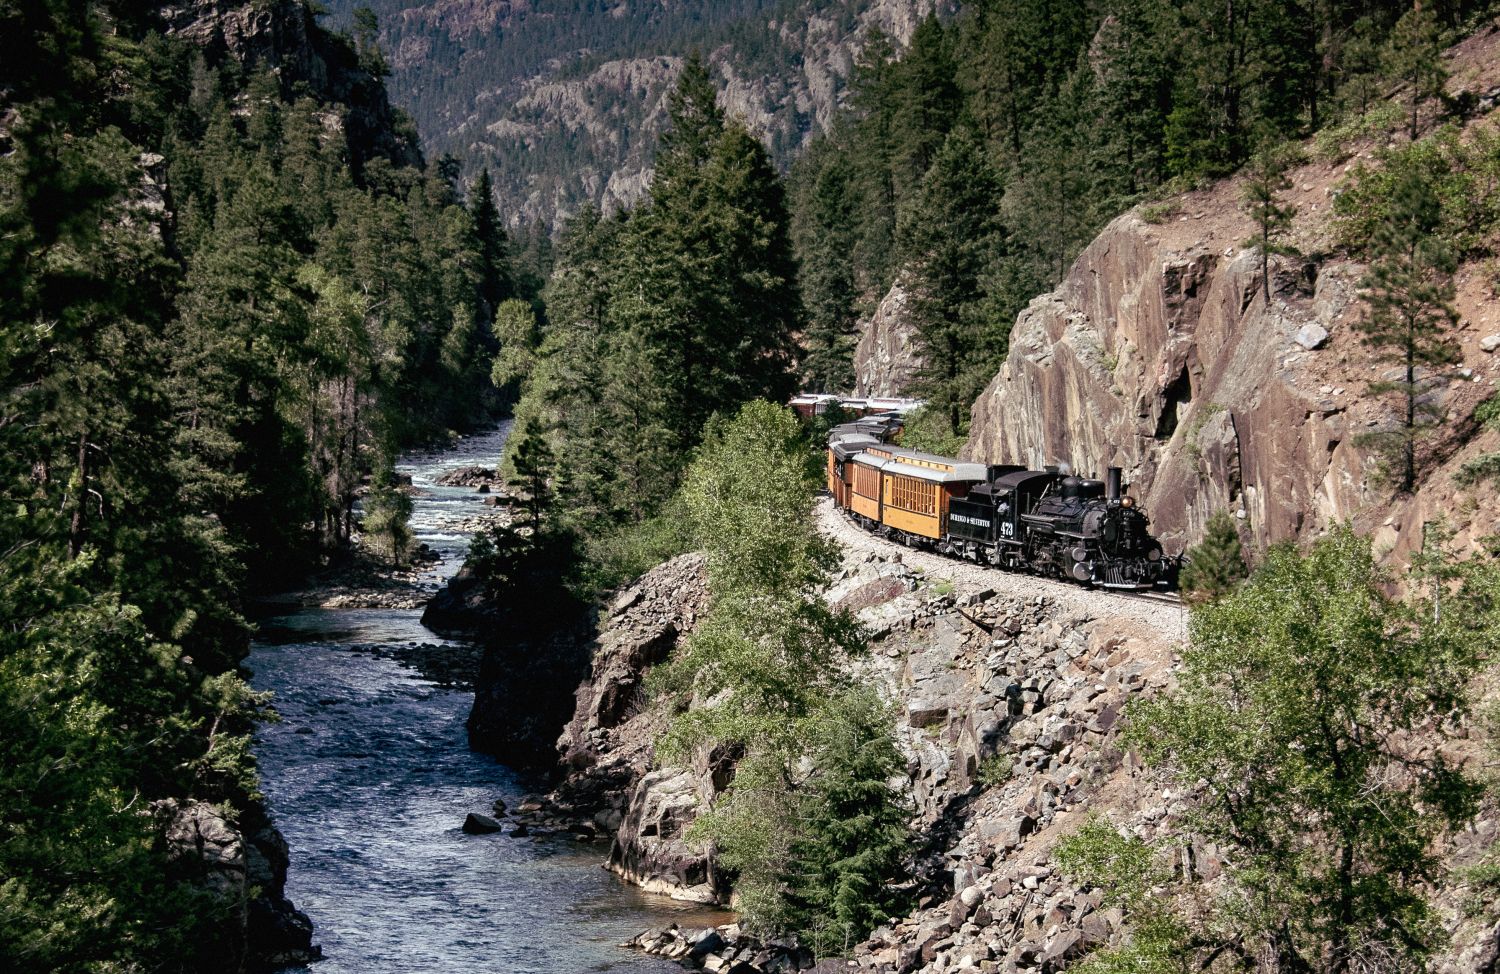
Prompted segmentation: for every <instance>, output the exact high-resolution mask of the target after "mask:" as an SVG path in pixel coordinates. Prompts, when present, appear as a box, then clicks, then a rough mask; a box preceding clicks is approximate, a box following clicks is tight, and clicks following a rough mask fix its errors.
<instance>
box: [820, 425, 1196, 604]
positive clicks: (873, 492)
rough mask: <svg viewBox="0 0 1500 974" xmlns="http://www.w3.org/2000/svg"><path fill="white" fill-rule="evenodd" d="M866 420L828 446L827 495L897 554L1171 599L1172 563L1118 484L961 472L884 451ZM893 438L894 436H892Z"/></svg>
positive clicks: (942, 461) (944, 463)
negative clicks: (902, 550)
mask: <svg viewBox="0 0 1500 974" xmlns="http://www.w3.org/2000/svg"><path fill="white" fill-rule="evenodd" d="M872 419H873V417H872V418H869V419H866V420H863V421H861V423H858V424H849V425H847V426H840V427H836V428H835V429H834V430H833V431H832V432H831V433H830V435H829V439H828V448H829V449H828V487H829V491H830V493H832V494H833V498H834V503H835V504H837V505H838V506H839V507H840V508H842V509H843V510H844V511H845V513H846V514H848V515H850V516H851V517H852V518H853V519H854V520H855V521H856V522H857V523H859V524H861V525H863V526H864V527H866V528H869V529H870V530H873V531H875V532H877V533H879V534H882V535H884V536H886V537H890V538H892V539H893V540H896V541H900V542H902V543H904V544H908V545H915V546H920V547H925V548H930V549H933V550H936V551H939V552H942V553H943V554H947V555H952V556H954V557H958V558H964V559H967V560H970V561H976V562H980V563H983V564H990V565H995V566H997V567H1000V568H1008V569H1012V570H1021V571H1030V572H1034V573H1036V574H1040V575H1051V576H1056V577H1058V578H1065V579H1071V580H1072V581H1075V582H1081V583H1084V584H1088V585H1098V586H1101V587H1104V588H1118V589H1171V588H1175V587H1176V584H1177V568H1178V561H1177V559H1175V558H1170V557H1168V556H1167V555H1166V554H1165V553H1164V552H1163V551H1162V546H1161V544H1160V542H1158V541H1157V540H1156V539H1155V538H1153V537H1152V536H1151V533H1150V531H1149V526H1150V521H1149V519H1148V518H1147V517H1146V515H1145V513H1143V512H1142V511H1141V510H1140V509H1139V508H1137V507H1136V505H1135V501H1134V499H1133V498H1131V497H1129V496H1127V495H1126V494H1125V492H1124V490H1123V486H1122V484H1121V471H1120V468H1118V467H1111V468H1109V472H1108V479H1107V480H1105V481H1099V480H1090V479H1085V478H1081V477H1075V476H1073V475H1071V474H1070V473H1069V472H1068V471H1066V470H1060V469H1058V468H1055V467H1054V468H1048V469H1046V470H1028V469H1026V468H1024V467H1017V466H1007V465H989V466H986V465H981V464H973V463H964V462H960V461H958V460H954V459H951V458H948V457H939V456H935V455H931V454H925V453H919V452H917V451H914V450H905V449H902V448H900V447H895V446H891V445H889V444H888V443H887V442H885V441H886V440H887V439H888V437H889V434H890V433H891V432H893V431H894V430H893V429H892V428H890V427H887V428H884V429H877V428H874V426H873V423H872ZM896 429H899V427H896Z"/></svg>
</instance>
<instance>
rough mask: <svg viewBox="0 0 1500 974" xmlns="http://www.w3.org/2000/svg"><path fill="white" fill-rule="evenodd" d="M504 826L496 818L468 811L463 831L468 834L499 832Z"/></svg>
mask: <svg viewBox="0 0 1500 974" xmlns="http://www.w3.org/2000/svg"><path fill="white" fill-rule="evenodd" d="M504 829H505V826H504V825H503V824H502V823H501V822H500V821H499V820H498V819H493V818H491V817H490V816H488V815H481V814H479V813H478V812H470V813H469V815H468V817H467V818H465V819H464V831H465V832H467V833H468V834H469V835H490V834H493V833H495V832H501V831H503V830H504Z"/></svg>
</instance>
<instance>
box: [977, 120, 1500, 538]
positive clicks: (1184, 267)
mask: <svg viewBox="0 0 1500 974" xmlns="http://www.w3.org/2000/svg"><path fill="white" fill-rule="evenodd" d="M1369 150H1370V147H1369V146H1366V147H1365V151H1364V152H1362V153H1360V154H1359V155H1357V156H1356V157H1355V159H1353V160H1351V161H1347V162H1341V163H1337V164H1333V163H1322V162H1315V163H1310V164H1307V165H1304V166H1302V167H1301V168H1299V169H1297V170H1295V171H1294V172H1292V173H1291V179H1292V182H1293V189H1292V190H1291V191H1289V192H1288V193H1286V194H1285V195H1286V197H1287V198H1288V201H1289V202H1292V203H1294V204H1295V205H1296V206H1297V208H1298V216H1297V219H1296V224H1295V228H1294V231H1293V237H1294V240H1295V243H1296V244H1297V245H1298V247H1299V249H1300V250H1301V252H1302V253H1305V254H1312V255H1318V256H1315V257H1309V258H1305V259H1296V260H1292V259H1276V260H1273V262H1272V273H1271V296H1270V300H1267V299H1266V297H1265V293H1264V290H1263V288H1262V282H1261V275H1260V267H1259V259H1258V257H1257V256H1256V255H1255V254H1254V252H1252V251H1250V250H1247V249H1246V248H1245V247H1244V246H1243V245H1242V243H1241V242H1242V241H1244V240H1246V239H1247V238H1249V237H1251V236H1252V230H1253V228H1252V226H1251V223H1250V220H1249V218H1248V217H1247V216H1246V215H1244V213H1243V212H1242V210H1241V207H1240V205H1239V199H1240V186H1239V184H1238V183H1237V182H1236V181H1232V180H1231V181H1226V182H1223V183H1220V184H1218V185H1216V186H1214V187H1212V188H1211V189H1208V190H1204V191H1201V192H1195V193H1189V194H1186V195H1184V196H1180V197H1177V198H1175V199H1173V200H1171V201H1169V203H1168V204H1167V205H1166V206H1165V207H1162V206H1158V207H1154V208H1153V212H1154V214H1160V213H1162V212H1163V211H1164V210H1165V211H1167V215H1166V216H1165V217H1164V218H1159V222H1154V223H1153V222H1148V221H1147V219H1145V218H1144V217H1143V215H1142V212H1141V211H1135V212H1131V213H1127V214H1125V215H1124V216H1121V217H1120V218H1118V219H1116V220H1115V221H1114V222H1113V223H1111V224H1110V225H1109V226H1108V227H1107V228H1106V229H1105V230H1104V231H1103V232H1102V233H1101V234H1100V235H1099V237H1098V238H1097V239H1096V240H1094V242H1093V243H1092V244H1090V245H1089V247H1088V248H1087V249H1086V250H1085V251H1084V252H1083V254H1082V256H1080V257H1079V258H1078V260H1077V262H1076V263H1074V265H1073V267H1072V269H1071V270H1070V271H1069V272H1068V275H1067V277H1066V278H1065V279H1064V280H1063V282H1062V284H1061V285H1060V286H1059V287H1058V288H1057V290H1055V291H1053V292H1052V293H1050V294H1045V295H1042V296H1041V297H1039V298H1037V299H1035V300H1034V301H1033V302H1032V303H1031V305H1030V306H1029V307H1028V308H1027V309H1026V310H1025V311H1024V312H1023V313H1022V314H1021V315H1020V317H1019V318H1018V319H1017V322H1016V326H1015V330H1014V331H1013V332H1012V334H1011V350H1010V355H1009V357H1008V359H1007V361H1006V363H1005V365H1004V367H1003V368H1002V369H1001V370H1000V372H999V374H998V375H996V376H995V378H994V380H993V381H992V382H991V383H990V384H989V387H988V388H987V389H985V391H984V393H983V394H982V395H981V396H980V398H979V399H978V400H977V401H976V402H975V404H974V407H973V425H972V433H971V438H970V440H969V443H968V447H967V450H966V453H967V455H968V456H970V457H972V458H975V459H981V460H985V461H989V462H995V463H1000V462H1013V463H1027V464H1030V465H1039V464H1046V463H1068V464H1071V465H1072V466H1073V468H1074V469H1075V470H1079V471H1081V472H1084V473H1102V472H1103V471H1104V469H1105V468H1106V467H1108V466H1111V465H1117V466H1121V467H1124V468H1125V471H1126V479H1127V480H1128V481H1130V482H1131V483H1132V491H1131V492H1132V493H1133V494H1135V495H1136V496H1137V497H1138V498H1139V499H1140V500H1141V501H1142V502H1143V504H1144V507H1145V509H1146V511H1147V512H1149V513H1150V515H1151V516H1152V518H1153V520H1154V522H1155V526H1156V529H1157V530H1158V532H1160V533H1161V534H1162V535H1163V536H1164V537H1165V538H1167V539H1169V540H1172V541H1175V542H1176V543H1178V544H1186V543H1188V542H1191V541H1193V540H1196V538H1197V537H1198V536H1199V535H1200V532H1201V529H1202V527H1203V525H1204V523H1205V522H1206V521H1207V519H1208V518H1209V517H1210V516H1211V515H1212V514H1213V513H1214V512H1215V511H1218V510H1221V509H1228V510H1230V511H1232V512H1235V513H1237V514H1238V515H1239V516H1240V517H1241V518H1242V519H1244V522H1245V523H1246V524H1247V525H1248V530H1249V536H1250V537H1252V538H1253V539H1254V541H1255V543H1256V544H1258V545H1264V544H1267V543H1271V542H1275V541H1281V540H1285V539H1292V538H1305V537H1309V536H1312V535H1314V534H1317V533H1319V532H1321V531H1323V530H1325V529H1327V528H1328V527H1329V526H1330V525H1331V524H1333V523H1335V522H1338V521H1342V520H1353V521H1354V522H1355V523H1356V525H1357V526H1359V527H1360V528H1362V529H1364V530H1367V531H1370V532H1372V533H1373V534H1374V537H1375V540H1376V544H1377V546H1379V547H1380V548H1382V549H1383V550H1384V551H1391V550H1396V549H1401V550H1405V549H1408V548H1410V547H1412V546H1415V545H1419V544H1420V543H1421V537H1422V529H1423V525H1424V523H1426V522H1429V521H1432V520H1436V519H1437V518H1439V517H1440V516H1446V517H1447V518H1448V519H1449V521H1450V523H1452V525H1453V526H1454V527H1456V528H1458V530H1459V532H1460V537H1461V540H1465V541H1472V540H1473V539H1474V538H1476V537H1478V536H1482V535H1484V534H1486V533H1489V532H1490V531H1491V530H1493V524H1494V523H1495V520H1496V517H1497V515H1500V504H1497V500H1496V497H1495V495H1494V493H1493V492H1492V491H1487V490H1479V491H1472V490H1471V491H1466V490H1464V489H1462V488H1461V487H1460V486H1459V485H1458V484H1457V483H1456V482H1455V480H1454V473H1455V472H1456V470H1457V469H1458V466H1459V465H1460V464H1461V463H1462V462H1463V460H1465V459H1467V458H1468V457H1470V456H1473V455H1475V454H1476V453H1479V452H1483V451H1489V450H1494V449H1495V448H1496V446H1497V444H1496V443H1495V442H1492V441H1493V440H1494V439H1495V437H1494V435H1493V434H1485V435H1484V436H1480V437H1477V438H1476V437H1475V436H1474V433H1475V426H1474V423H1473V422H1472V419H1471V417H1472V415H1473V411H1474V408H1475V406H1476V405H1477V404H1478V403H1479V402H1481V401H1483V400H1484V399H1485V398H1487V397H1489V396H1491V395H1493V394H1494V392H1495V387H1496V384H1497V381H1500V361H1497V360H1496V357H1495V355H1494V354H1493V349H1494V347H1495V346H1496V345H1497V344H1500V339H1495V340H1493V341H1491V340H1488V338H1489V336H1491V335H1494V334H1495V333H1497V332H1500V318H1497V317H1496V315H1495V312H1494V306H1493V301H1492V297H1491V287H1492V284H1491V282H1490V280H1489V275H1488V274H1487V272H1485V271H1483V270H1482V269H1481V268H1479V267H1476V266H1469V267H1465V268H1463V269H1462V270H1461V271H1460V274H1459V277H1458V287H1459V296H1458V308H1459V311H1460V313H1461V314H1462V317H1463V325H1462V328H1461V330H1460V332H1459V336H1458V337H1459V342H1460V347H1461V349H1462V356H1463V361H1462V363H1461V365H1460V367H1458V368H1456V369H1455V370H1453V371H1452V372H1451V373H1449V374H1448V375H1447V376H1446V381H1445V383H1444V384H1443V385H1442V386H1441V388H1440V389H1439V390H1438V391H1437V392H1436V394H1435V395H1436V396H1437V398H1438V400H1439V401H1440V403H1441V405H1442V407H1443V408H1444V409H1445V411H1446V413H1447V417H1448V419H1447V421H1446V422H1445V423H1444V425H1443V429H1442V433H1441V435H1440V436H1439V437H1438V438H1437V439H1436V440H1434V441H1433V442H1432V443H1431V444H1430V445H1429V450H1430V456H1429V461H1428V468H1429V470H1430V473H1429V474H1428V475H1427V477H1426V478H1425V480H1424V482H1423V484H1422V486H1421V489H1420V490H1419V491H1418V492H1417V493H1416V495H1415V496H1414V497H1399V498H1395V499H1394V500H1393V498H1392V493H1393V491H1392V490H1391V489H1390V487H1389V486H1387V483H1386V481H1385V480H1384V479H1383V478H1382V477H1381V472H1380V469H1379V462H1378V458H1377V457H1376V456H1375V455H1373V454H1372V453H1371V451H1370V450H1369V449H1367V448H1365V447H1362V446H1361V445H1360V444H1359V443H1358V442H1357V440H1358V438H1359V434H1361V433H1364V432H1367V431H1370V430H1373V429H1375V428H1377V426H1379V425H1380V424H1381V423H1382V422H1383V421H1384V420H1385V419H1386V418H1387V416H1388V415H1389V414H1388V412H1387V408H1386V404H1383V403H1381V402H1379V401H1378V400H1377V399H1375V398H1373V397H1371V396H1369V395H1367V388H1368V385H1369V383H1370V382H1372V381H1375V380H1379V379H1382V378H1387V377H1388V375H1387V373H1388V372H1390V369H1391V367H1390V366H1389V365H1382V364H1380V363H1378V362H1376V361H1375V360H1374V358H1373V357H1372V355H1371V353H1370V351H1369V350H1368V349H1367V348H1365V347H1364V346H1363V344H1362V343H1361V341H1360V338H1359V336H1358V334H1357V333H1356V332H1355V330H1354V325H1355V322H1357V321H1358V320H1359V318H1360V316H1361V315H1363V314H1364V307H1363V304H1362V301H1361V300H1360V287H1359V281H1360V278H1361V275H1362V273H1363V270H1364V268H1363V267H1362V266H1361V265H1359V264H1357V263H1355V262H1353V261H1351V260H1349V259H1347V258H1344V257H1341V256H1339V255H1338V254H1337V253H1334V252H1333V251H1332V249H1331V244H1330V217H1331V210H1332V200H1333V197H1334V195H1335V193H1336V192H1337V187H1338V185H1339V182H1340V180H1341V179H1342V178H1343V177H1344V176H1345V175H1346V174H1347V173H1348V172H1349V171H1350V170H1351V169H1352V167H1353V166H1354V165H1355V164H1357V163H1358V162H1360V161H1368V160H1369V158H1370V157H1371V152H1370V151H1369Z"/></svg>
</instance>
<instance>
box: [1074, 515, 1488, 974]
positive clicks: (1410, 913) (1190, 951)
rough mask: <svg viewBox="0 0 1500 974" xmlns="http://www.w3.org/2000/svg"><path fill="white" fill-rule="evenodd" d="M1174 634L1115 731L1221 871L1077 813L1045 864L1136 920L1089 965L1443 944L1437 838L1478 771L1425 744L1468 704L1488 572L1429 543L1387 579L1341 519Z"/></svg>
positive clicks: (1111, 968)
mask: <svg viewBox="0 0 1500 974" xmlns="http://www.w3.org/2000/svg"><path fill="white" fill-rule="evenodd" d="M1392 585H1396V586H1397V587H1398V588H1399V590H1400V591H1402V592H1403V593H1404V594H1403V595H1402V596H1401V597H1399V598H1398V597H1393V596H1392V595H1390V594H1389V592H1390V590H1391V587H1392ZM1190 635H1191V645H1190V646H1189V648H1188V649H1187V650H1186V652H1185V653H1184V655H1183V665H1182V670H1181V673H1180V675H1179V678H1178V682H1177V685H1176V687H1175V688H1174V689H1172V690H1170V691H1169V692H1167V693H1165V694H1164V695H1162V696H1161V697H1159V698H1157V699H1154V700H1151V701H1149V702H1146V703H1143V704H1140V705H1137V706H1135V707H1132V708H1131V709H1130V710H1129V711H1128V712H1127V719H1128V723H1127V727H1126V733H1125V741H1126V743H1127V744H1129V745H1130V746H1132V747H1135V748H1138V749H1139V751H1140V753H1141V755H1142V757H1143V758H1144V759H1145V761H1146V762H1147V764H1148V765H1149V766H1150V767H1152V768H1154V769H1156V772H1157V773H1158V774H1160V775H1162V776H1163V777H1165V778H1167V779H1169V780H1171V781H1172V782H1174V784H1173V787H1176V788H1181V789H1186V790H1187V791H1188V792H1190V793H1192V794H1195V795H1196V798H1197V800H1196V802H1195V804H1194V808H1195V811H1193V812H1192V813H1191V815H1190V817H1189V818H1188V820H1187V821H1185V822H1184V823H1183V828H1184V829H1186V830H1187V831H1188V832H1190V833H1191V834H1195V835H1198V836H1201V837H1202V838H1203V839H1204V840H1205V841H1206V842H1208V843H1211V844H1213V845H1214V846H1217V847H1218V849H1219V850H1221V857H1222V859H1223V861H1224V865H1225V872H1224V875H1223V878H1222V880H1218V881H1213V882H1209V881H1204V880H1201V879H1200V878H1198V877H1197V876H1193V875H1189V876H1183V875H1181V874H1176V875H1174V874H1173V872H1172V871H1171V870H1168V869H1166V868H1165V866H1164V862H1165V857H1164V853H1165V849H1164V848H1157V847H1153V846H1151V845H1149V844H1147V843H1144V842H1142V841H1140V840H1138V839H1134V838H1129V837H1126V836H1122V835H1119V834H1117V833H1116V831H1115V830H1114V829H1113V828H1112V827H1110V826H1109V825H1108V824H1107V823H1105V822H1103V821H1098V820H1096V821H1094V822H1092V823H1090V824H1089V825H1088V826H1086V827H1085V828H1084V829H1082V830H1081V831H1079V832H1078V833H1077V834H1075V835H1074V836H1073V837H1072V838H1070V839H1069V840H1067V841H1066V842H1065V843H1064V844H1063V845H1062V847H1061V849H1060V851H1059V854H1058V861H1059V863H1060V865H1062V867H1063V868H1064V869H1066V870H1067V871H1069V873H1070V874H1072V875H1073V876H1074V877H1075V878H1077V879H1078V880H1079V881H1081V882H1084V883H1086V884H1090V885H1094V886H1099V887H1102V888H1104V889H1105V890H1106V892H1107V894H1108V895H1109V896H1110V897H1112V898H1113V899H1114V900H1115V902H1116V903H1117V904H1118V905H1120V906H1121V907H1122V908H1123V909H1124V910H1125V911H1126V914H1127V921H1128V922H1129V923H1130V924H1131V925H1132V929H1133V930H1134V934H1133V936H1132V937H1131V938H1130V939H1129V940H1127V942H1126V943H1125V944H1124V945H1122V946H1120V947H1117V948H1112V949H1109V950H1106V951H1101V952H1098V953H1096V954H1094V955H1093V956H1092V957H1091V958H1089V959H1088V960H1087V961H1086V962H1085V969H1086V970H1088V971H1091V972H1106V971H1107V972H1123V971H1162V972H1166V971H1178V970H1199V969H1202V968H1203V967H1205V966H1213V965H1215V964H1220V965H1227V966H1231V967H1257V968H1264V969H1276V970H1301V971H1316V972H1327V974H1343V972H1347V971H1350V970H1353V969H1356V968H1360V969H1365V965H1368V964H1370V963H1376V964H1378V966H1379V967H1380V969H1389V970H1404V969H1420V966H1421V964H1422V961H1423V959H1424V958H1426V957H1428V956H1429V955H1430V954H1432V952H1433V951H1434V950H1436V949H1437V948H1438V947H1439V946H1441V944H1442V927H1441V925H1440V924H1439V922H1438V918H1437V916H1436V915H1435V913H1434V911H1433V908H1432V905H1431V903H1430V902H1429V900H1428V895H1429V891H1430V889H1431V884H1432V883H1433V882H1434V881H1435V880H1436V879H1438V878H1439V875H1440V867H1439V862H1438V859H1437V857H1436V854H1435V843H1436V842H1437V840H1438V839H1440V838H1441V837H1442V836H1444V835H1445V834H1450V833H1451V832H1453V831H1454V830H1456V829H1458V828H1460V827H1462V826H1463V825H1464V824H1465V823H1467V822H1468V821H1469V820H1470V818H1471V817H1472V816H1473V815H1474V813H1475V811H1476V808H1477V803H1478V800H1479V797H1480V794H1481V786H1482V783H1481V782H1480V781H1478V780H1476V779H1475V778H1474V777H1473V776H1472V775H1471V773H1470V772H1469V771H1467V770H1465V769H1464V768H1462V767H1460V766H1459V764H1458V763H1457V762H1456V761H1454V760H1453V759H1452V758H1450V757H1449V756H1448V755H1449V753H1450V752H1449V750H1448V749H1447V748H1444V747H1434V746H1431V745H1432V740H1431V739H1432V736H1433V735H1437V736H1438V738H1439V739H1440V740H1441V739H1447V740H1452V739H1453V738H1454V736H1455V735H1456V734H1459V733H1460V732H1461V728H1462V727H1463V726H1464V725H1465V723H1466V722H1467V721H1468V720H1469V718H1470V714H1469V701H1468V698H1467V693H1468V690H1469V688H1470V686H1471V683H1472V681H1473V679H1474V677H1475V676H1476V674H1477V673H1478V672H1479V670H1480V668H1481V667H1482V666H1484V665H1486V664H1488V663H1491V662H1492V659H1491V654H1492V653H1493V652H1494V647H1495V646H1496V645H1497V643H1496V637H1497V635H1500V570H1497V568H1496V566H1495V564H1494V563H1493V561H1492V559H1489V558H1486V557H1483V556H1481V557H1476V558H1471V559H1468V560H1455V559H1453V558H1451V557H1447V556H1439V555H1438V553H1436V552H1429V553H1428V555H1427V556H1426V557H1424V558H1422V559H1418V564H1417V567H1415V568H1413V569H1411V570H1409V571H1407V572H1405V573H1403V574H1402V575H1400V576H1399V577H1392V576H1389V575H1387V574H1386V573H1384V572H1382V571H1381V570H1380V569H1379V568H1378V567H1377V566H1376V565H1375V562H1374V559H1373V558H1372V556H1371V552H1370V548H1369V544H1368V542H1367V541H1366V540H1365V539H1363V538H1360V537H1359V536H1357V535H1355V534H1354V533H1353V532H1352V531H1351V530H1350V529H1348V528H1339V529H1337V530H1335V531H1334V532H1333V533H1332V534H1331V535H1330V536H1329V537H1327V538H1325V539H1323V540H1321V541H1318V542H1316V543H1314V544H1313V545H1312V546H1311V548H1309V549H1308V550H1307V551H1306V552H1299V551H1297V550H1295V549H1293V548H1291V547H1286V546H1283V547H1278V548H1273V549H1272V550H1271V551H1270V552H1269V554H1268V555H1267V557H1266V560H1265V562H1264V564H1263V565H1261V566H1260V568H1259V569H1258V570H1257V571H1256V572H1255V574H1254V575H1253V576H1251V578H1250V579H1249V580H1248V581H1247V582H1246V583H1245V584H1244V585H1242V586H1241V587H1240V588H1238V589H1236V590H1235V591H1233V592H1231V593H1229V594H1227V595H1224V596H1223V597H1221V598H1219V599H1217V600H1215V601H1208V602H1204V603H1202V604H1199V605H1197V606H1195V607H1194V608H1193V610H1192V616H1191V622H1190ZM1418 735H1420V736H1421V743H1419V741H1418ZM1147 891H1149V893H1148V892H1147Z"/></svg>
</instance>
